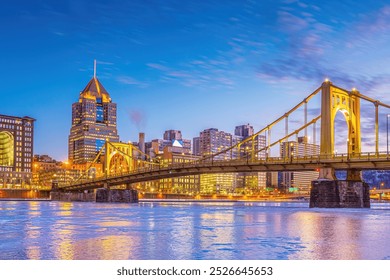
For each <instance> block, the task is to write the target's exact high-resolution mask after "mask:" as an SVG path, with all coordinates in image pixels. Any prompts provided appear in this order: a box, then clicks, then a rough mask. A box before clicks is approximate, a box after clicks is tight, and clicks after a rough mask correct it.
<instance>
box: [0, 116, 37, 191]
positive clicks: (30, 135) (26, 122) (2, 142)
mask: <svg viewBox="0 0 390 280" xmlns="http://www.w3.org/2000/svg"><path fill="white" fill-rule="evenodd" d="M34 121H35V119H33V118H30V117H22V118H19V117H12V116H5V115H0V187H2V188H19V187H23V186H24V185H25V184H30V183H31V178H32V162H33V143H34Z"/></svg>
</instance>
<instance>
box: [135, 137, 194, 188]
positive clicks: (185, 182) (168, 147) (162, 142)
mask: <svg viewBox="0 0 390 280" xmlns="http://www.w3.org/2000/svg"><path fill="white" fill-rule="evenodd" d="M140 142H141V140H140V141H139V143H140ZM139 143H138V145H139ZM145 152H146V154H147V155H149V156H150V157H151V158H156V159H157V162H159V163H160V164H161V165H162V166H165V165H168V164H171V163H189V162H191V161H194V160H196V159H198V158H199V157H196V156H194V155H193V154H192V153H191V140H187V139H183V137H182V133H181V131H180V130H166V131H165V132H164V135H163V139H154V140H152V141H150V142H145ZM136 187H137V188H138V189H139V190H140V191H142V192H148V193H150V192H151V193H157V192H159V193H164V194H190V193H191V194H195V193H198V192H199V175H194V176H183V177H178V178H167V179H161V180H154V181H150V182H143V183H139V184H137V186H136Z"/></svg>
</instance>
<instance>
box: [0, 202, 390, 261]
mask: <svg viewBox="0 0 390 280" xmlns="http://www.w3.org/2000/svg"><path fill="white" fill-rule="evenodd" d="M0 210H1V216H0V226H1V227H0V236H1V243H0V259H106V260H107V259H390V241H389V240H390V223H389V221H390V204H374V205H372V209H310V208H308V205H307V203H279V202H278V203H258V202H238V203H232V202H215V203H213V202H207V203H194V202H185V203H184V202H180V203H174V202H164V203H157V202H143V203H139V204H99V203H76V202H75V203H70V202H47V201H18V202H15V201H0Z"/></svg>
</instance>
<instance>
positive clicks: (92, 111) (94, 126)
mask: <svg viewBox="0 0 390 280" xmlns="http://www.w3.org/2000/svg"><path fill="white" fill-rule="evenodd" d="M116 115H117V106H116V103H113V102H112V100H111V97H110V94H109V93H108V92H107V91H106V89H105V88H104V87H103V85H102V84H101V83H100V81H99V80H98V79H97V77H96V75H94V76H93V78H92V79H91V80H90V81H89V83H88V84H87V86H86V87H85V88H84V89H83V90H82V91H81V93H80V96H79V100H78V102H75V103H73V105H72V127H71V129H70V135H69V149H68V158H69V161H70V162H71V163H75V164H85V163H89V162H93V160H94V159H95V157H96V155H97V154H98V153H99V151H100V149H101V148H102V147H103V145H104V143H105V141H106V140H109V141H112V142H118V141H119V136H118V132H117V116H116Z"/></svg>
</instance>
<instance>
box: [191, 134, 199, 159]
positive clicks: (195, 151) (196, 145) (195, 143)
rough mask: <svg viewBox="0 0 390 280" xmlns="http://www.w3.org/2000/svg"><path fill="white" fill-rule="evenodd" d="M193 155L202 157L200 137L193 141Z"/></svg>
mask: <svg viewBox="0 0 390 280" xmlns="http://www.w3.org/2000/svg"><path fill="white" fill-rule="evenodd" d="M192 153H193V154H194V155H195V156H200V137H194V138H193V139H192Z"/></svg>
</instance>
